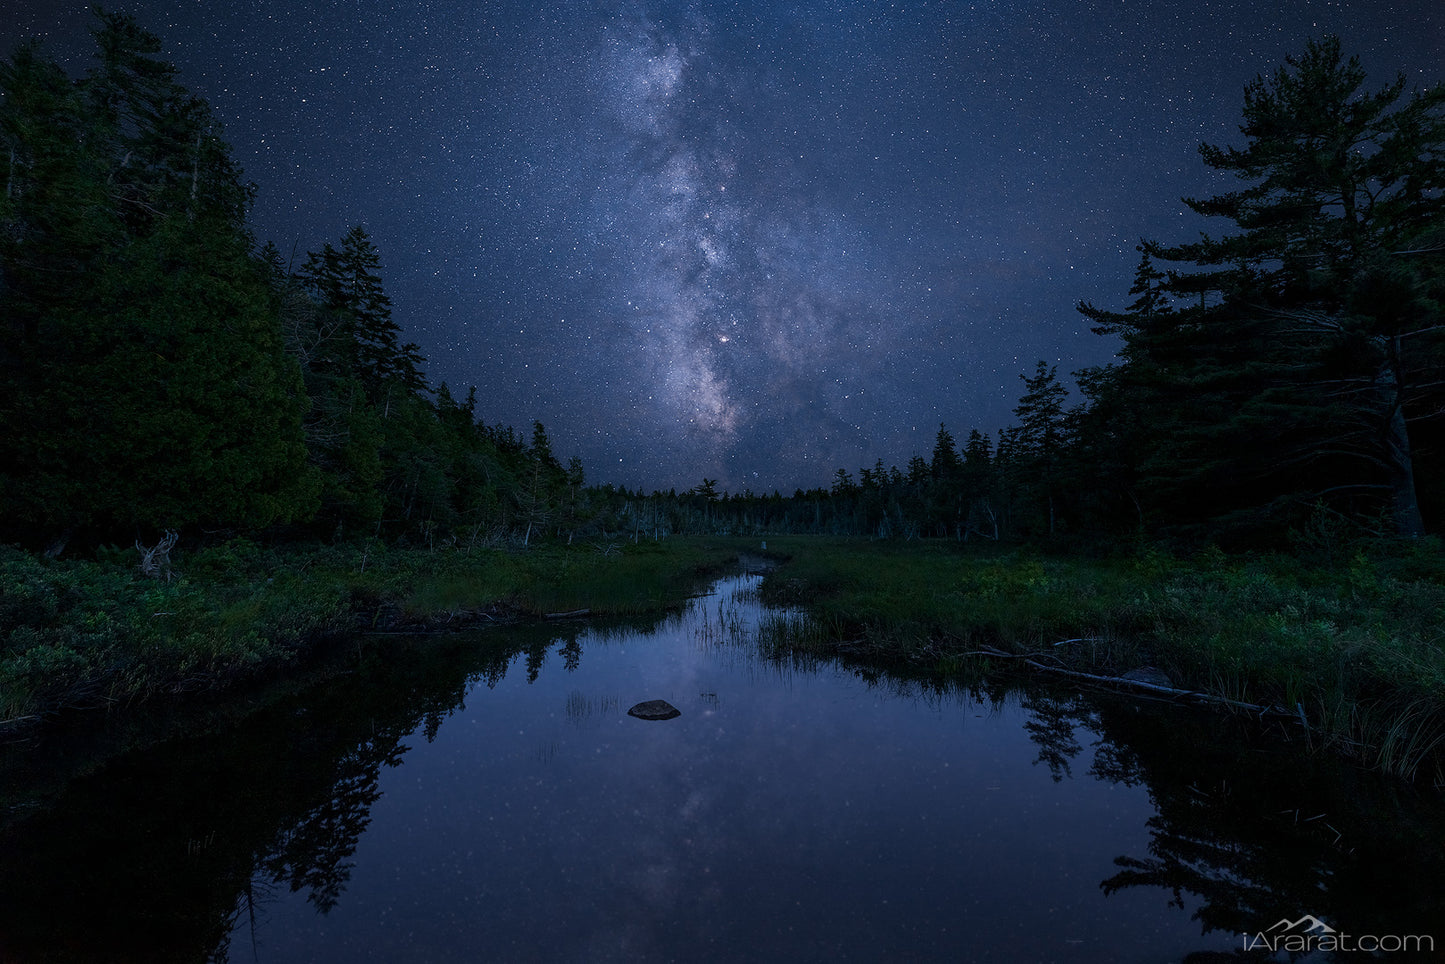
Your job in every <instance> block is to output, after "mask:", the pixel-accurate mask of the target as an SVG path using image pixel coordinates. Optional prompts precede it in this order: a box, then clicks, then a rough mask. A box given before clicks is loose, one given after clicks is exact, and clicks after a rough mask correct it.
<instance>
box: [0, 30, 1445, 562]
mask: <svg viewBox="0 0 1445 964" xmlns="http://www.w3.org/2000/svg"><path fill="white" fill-rule="evenodd" d="M98 18H99V19H98V26H97V30H96V43H97V52H96V61H95V66H94V67H93V68H92V69H91V70H90V71H89V72H88V73H87V74H86V75H85V76H84V77H82V78H79V79H74V78H71V77H69V76H68V75H67V74H66V73H65V71H64V70H63V69H62V68H61V67H60V66H59V65H58V64H57V63H55V62H54V61H53V60H51V59H49V58H47V56H46V55H45V53H44V52H43V50H42V49H41V48H40V47H39V46H38V45H36V44H30V45H25V46H22V47H20V48H19V49H18V50H16V51H15V52H14V53H13V55H12V56H11V57H10V58H9V60H7V61H5V62H4V63H3V64H0V92H3V101H0V164H3V165H4V169H3V179H4V189H3V192H0V318H3V320H0V421H3V423H4V425H5V426H6V429H5V432H4V434H3V436H0V541H10V542H19V543H22V544H24V545H28V546H30V547H33V548H35V549H43V550H45V551H46V552H47V553H49V554H51V555H55V554H59V553H60V552H62V551H63V550H65V549H66V547H67V546H71V547H79V546H97V545H102V544H105V543H107V542H119V543H121V544H129V542H130V541H132V540H136V539H140V540H143V541H146V542H151V541H154V540H156V539H158V538H159V537H160V536H161V534H162V533H164V532H168V531H174V532H181V533H184V534H185V535H186V537H187V538H188V539H195V540H200V541H219V540H223V539H225V538H227V537H229V536H232V535H238V534H248V535H252V536H255V535H265V536H267V537H269V538H273V539H277V540H308V541H318V540H320V541H334V540H339V539H348V538H352V537H356V536H363V535H364V536H368V537H376V536H380V537H382V538H385V539H388V540H392V541H397V542H401V541H405V542H406V543H408V544H412V545H425V546H432V547H435V546H438V545H456V546H468V545H478V544H487V545H500V544H510V545H531V544H533V543H534V542H536V541H537V540H539V539H547V540H565V541H569V542H570V541H572V540H573V539H577V538H587V539H616V538H643V537H656V536H661V535H664V534H668V533H674V532H681V531H694V532H695V531H707V532H727V533H735V534H767V533H773V532H790V533H803V532H827V533H835V534H855V535H858V534H866V535H870V536H874V537H882V538H890V537H894V538H911V537H915V536H919V537H921V536H932V537H946V538H950V539H956V540H972V539H980V540H988V541H1019V540H1027V541H1048V542H1054V543H1057V544H1060V545H1078V544H1082V543H1087V542H1109V543H1113V542H1116V541H1120V540H1133V539H1137V538H1146V539H1168V540H1175V541H1179V542H1181V543H1185V544H1203V543H1208V542H1213V543H1217V544H1221V545H1224V546H1227V547H1230V546H1240V547H1244V546H1265V545H1267V546H1276V545H1282V544H1285V543H1287V542H1288V540H1290V539H1291V538H1292V537H1293V538H1298V537H1300V536H1301V535H1302V534H1303V535H1305V536H1308V535H1309V534H1310V533H1315V534H1316V535H1318V534H1319V533H1322V532H1325V533H1353V534H1372V535H1381V536H1392V537H1395V536H1398V537H1405V538H1414V537H1418V536H1420V535H1423V534H1425V533H1426V532H1429V531H1439V528H1440V526H1441V519H1442V516H1445V218H1442V210H1445V87H1436V88H1433V89H1431V90H1429V91H1426V92H1423V93H1421V92H1415V93H1412V94H1409V95H1407V94H1406V91H1405V81H1404V79H1403V78H1401V79H1399V80H1397V81H1395V82H1393V83H1391V84H1388V85H1387V86H1385V87H1383V88H1381V89H1378V90H1370V89H1368V88H1367V87H1366V78H1365V76H1364V73H1363V71H1362V69H1361V68H1360V66H1359V64H1358V62H1357V61H1355V60H1353V59H1348V58H1346V57H1345V55H1344V54H1343V53H1342V52H1341V48H1340V44H1339V42H1338V41H1337V40H1334V39H1327V40H1324V41H1321V42H1317V43H1311V44H1310V45H1309V46H1308V47H1307V48H1306V50H1305V51H1304V53H1303V54H1302V55H1300V56H1298V57H1296V58H1293V59H1291V60H1289V61H1288V62H1287V64H1286V65H1284V66H1283V67H1281V68H1279V69H1278V70H1277V71H1276V72H1275V73H1273V74H1271V75H1268V76H1261V77H1259V78H1257V79H1256V80H1255V81H1254V82H1253V83H1251V84H1250V85H1249V86H1248V88H1247V89H1246V91H1245V100H1244V121H1243V124H1242V126H1241V128H1240V130H1241V134H1242V135H1243V137H1244V146H1243V147H1238V148H1236V147H1218V146H1211V145H1204V146H1203V147H1202V148H1201V155H1202V159H1203V162H1204V164H1205V165H1206V166H1207V167H1208V168H1211V169H1213V170H1215V171H1218V172H1224V173H1227V174H1232V175H1235V176H1236V178H1237V180H1238V184H1239V187H1238V188H1237V189H1236V190H1233V191H1230V192H1228V193H1225V194H1221V195H1218V196H1215V197H1211V198H1206V199H1202V200H1200V199H1187V202H1186V203H1187V204H1188V205H1189V206H1190V207H1191V208H1192V209H1193V210H1194V211H1196V212H1198V213H1199V214H1201V215H1204V216H1207V217H1209V218H1212V219H1214V220H1215V221H1216V222H1218V223H1219V224H1222V225H1225V228H1224V231H1225V233H1223V234H1221V235H1220V236H1218V237H1215V236H1212V235H1206V236H1202V237H1200V238H1199V239H1197V240H1194V241H1187V242H1180V243H1168V242H1164V241H1158V240H1147V241H1144V242H1142V243H1141V244H1140V246H1139V251H1140V254H1141V258H1140V262H1139V265H1138V269H1137V272H1136V275H1135V280H1134V284H1133V286H1132V287H1131V288H1130V289H1129V291H1128V297H1129V298H1132V299H1133V300H1132V301H1129V303H1128V304H1127V307H1125V308H1123V310H1117V311H1116V310H1109V309H1105V308H1101V307H1096V306H1095V305H1094V304H1092V303H1084V304H1081V305H1080V307H1079V310H1080V311H1081V312H1082V315H1083V317H1084V319H1085V320H1086V322H1087V323H1088V324H1089V325H1091V326H1092V327H1093V329H1094V330H1095V331H1096V332H1098V333H1099V334H1101V335H1102V336H1105V337H1109V338H1112V339H1116V340H1117V342H1118V344H1119V346H1120V347H1119V350H1118V354H1117V358H1116V361H1115V362H1114V363H1113V364H1110V365H1107V366H1103V367H1098V368H1091V369H1085V370H1083V371H1079V372H1074V373H1072V374H1073V378H1074V381H1075V383H1076V385H1077V397H1076V398H1075V399H1074V400H1073V403H1072V404H1071V397H1070V392H1069V389H1068V388H1067V387H1066V385H1065V384H1064V382H1062V381H1061V380H1060V378H1059V374H1058V371H1057V367H1056V366H1050V365H1048V364H1046V363H1045V362H1042V361H1041V362H1039V363H1038V365H1037V367H1036V369H1035V370H1034V371H1032V372H1027V373H1023V374H1021V376H1020V377H1021V389H1022V390H1021V394H1020V397H1019V399H1018V403H1017V407H1016V408H1015V409H1014V413H1015V417H1016V424H1014V425H1013V426H1011V427H1009V428H1006V429H1004V430H1002V431H1000V432H998V433H996V434H988V433H985V432H981V431H978V430H972V431H969V432H968V433H967V435H966V436H963V437H962V438H961V439H960V438H958V437H956V436H955V435H954V434H952V432H950V430H949V429H948V428H947V427H946V425H940V426H939V429H938V432H937V436H936V439H935V445H934V448H933V451H932V452H931V453H929V454H928V456H927V457H925V455H923V454H918V455H914V456H913V457H912V458H911V459H910V460H909V461H908V463H907V465H906V466H905V467H903V468H899V467H898V466H896V465H889V466H886V467H885V465H884V462H883V460H882V459H879V460H878V461H876V462H875V464H874V465H873V466H871V467H863V468H860V469H858V470H857V474H856V477H855V475H854V474H853V473H852V472H850V471H849V470H847V469H843V468H840V469H838V471H837V474H836V476H835V478H834V480H833V483H832V485H831V487H830V488H828V489H826V490H825V489H814V490H811V491H801V490H799V491H796V492H794V493H793V494H792V495H791V496H784V495H782V494H780V493H774V494H772V495H760V494H755V493H751V492H743V493H736V494H728V493H724V492H721V491H719V489H718V484H717V482H716V481H714V480H711V479H708V478H706V477H704V478H703V479H702V481H701V482H700V483H699V485H697V486H696V487H695V488H693V489H692V490H690V491H688V492H684V493H677V492H666V493H663V492H654V493H652V494H650V495H648V494H644V493H642V492H629V491H627V490H625V489H619V488H616V487H614V486H610V485H603V486H596V485H592V486H588V485H587V484H586V480H585V477H584V472H583V466H582V465H581V463H580V462H579V461H578V460H577V459H572V460H570V462H568V463H567V464H565V465H564V464H563V463H562V462H561V461H560V460H559V459H558V457H557V456H556V455H554V453H553V451H552V445H551V441H550V440H549V438H548V436H547V432H546V430H545V428H544V427H543V426H542V424H541V423H535V424H534V425H533V426H532V429H531V432H530V435H527V434H525V433H518V432H517V431H515V430H513V429H512V428H509V427H503V426H498V425H488V424H486V422H485V421H484V419H483V417H482V416H483V414H484V413H482V412H479V411H478V406H479V400H478V398H477V394H476V391H475V389H471V390H468V391H467V392H466V394H465V397H459V395H458V394H456V393H454V392H453V390H452V389H451V388H450V387H449V386H447V385H446V384H444V383H443V384H439V385H434V386H433V385H430V384H429V383H428V381H427V379H426V377H425V374H424V366H425V360H424V359H423V358H422V357H421V354H420V352H419V350H418V348H417V346H415V345H413V344H410V343H407V342H405V341H404V333H403V332H402V331H401V329H400V327H399V326H398V325H397V323H396V322H395V321H394V320H393V318H392V314H391V305H390V302H389V300H388V298H387V295H386V293H385V288H384V285H383V281H382V277H381V267H380V266H381V259H380V253H379V252H378V250H377V249H376V247H375V245H374V244H373V243H372V241H371V239H370V238H369V236H368V235H367V233H366V232H365V230H364V229H362V228H360V227H357V228H354V229H352V230H351V231H350V232H349V233H347V234H346V236H345V237H343V238H340V239H338V240H337V241H336V243H335V244H332V243H326V244H324V245H323V246H322V248H321V250H320V251H313V252H310V253H308V254H307V255H306V256H305V257H304V258H303V259H299V260H300V263H296V262H294V261H291V262H288V260H287V259H286V258H285V257H283V256H282V254H281V253H280V252H279V251H277V250H276V248H275V247H274V246H271V245H269V244H267V245H262V244H259V243H258V242H257V239H256V238H255V237H254V236H253V234H252V232H251V230H250V228H249V226H248V214H249V208H250V204H251V202H252V200H253V196H254V190H255V189H254V187H253V186H252V185H250V184H248V183H246V182H245V181H244V179H243V175H242V172H241V171H240V169H239V168H238V166H237V164H236V163H235V161H234V159H233V157H232V156H231V153H230V149H229V147H228V146H227V144H226V142H225V141H224V139H223V132H222V131H221V129H220V126H219V124H218V123H217V121H216V119H215V118H214V117H213V116H212V114H211V111H210V109H209V108H208V106H207V105H206V104H205V102H204V101H203V100H201V99H200V98H198V97H196V96H194V95H193V94H191V93H190V92H188V91H187V90H186V88H185V87H183V86H182V85H181V84H180V83H179V81H178V79H177V70H176V68H175V67H174V66H172V65H171V64H169V63H168V62H166V61H165V60H163V59H162V58H161V56H160V54H161V43H160V41H159V39H158V38H157V37H155V36H154V35H152V34H150V33H148V32H147V31H145V30H144V29H142V28H141V27H140V26H139V25H138V24H136V23H135V21H134V20H132V19H131V18H129V17H127V16H125V15H120V14H115V13H100V14H99V15H98ZM1120 300H1121V301H1124V300H1127V299H1126V298H1123V297H1121V299H1120ZM960 421H962V422H965V423H966V414H965V415H961V416H960ZM703 474H704V475H705V474H706V473H703Z"/></svg>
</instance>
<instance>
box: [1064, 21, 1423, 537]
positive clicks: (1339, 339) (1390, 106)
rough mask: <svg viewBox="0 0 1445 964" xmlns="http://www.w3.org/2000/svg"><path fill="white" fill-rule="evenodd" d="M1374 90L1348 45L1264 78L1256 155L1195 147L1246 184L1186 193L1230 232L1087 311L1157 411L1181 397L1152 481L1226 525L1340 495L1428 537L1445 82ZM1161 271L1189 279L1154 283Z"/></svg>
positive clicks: (1255, 117) (1181, 250)
mask: <svg viewBox="0 0 1445 964" xmlns="http://www.w3.org/2000/svg"><path fill="white" fill-rule="evenodd" d="M1364 82H1365V74H1364V71H1363V70H1362V69H1361V67H1360V65H1359V62H1358V61H1357V60H1356V59H1354V58H1350V59H1348V60H1347V59H1345V57H1344V56H1343V54H1342V53H1341V47H1340V42H1339V40H1338V39H1337V38H1328V39H1326V40H1323V41H1320V42H1311V43H1310V44H1308V45H1307V47H1306V49H1305V52H1304V53H1303V54H1302V55H1300V56H1298V57H1291V58H1289V59H1288V60H1287V62H1286V64H1285V65H1284V66H1283V67H1281V68H1279V69H1278V70H1277V71H1276V72H1275V73H1273V74H1272V75H1270V76H1268V77H1265V76H1261V77H1258V78H1256V79H1255V80H1254V81H1253V82H1252V83H1250V84H1249V85H1248V87H1247V88H1246V89H1245V97H1244V123H1243V125H1242V126H1241V128H1240V131H1241V133H1242V134H1243V136H1244V138H1245V145H1244V146H1243V147H1241V148H1236V147H1219V146H1214V145H1207V144H1206V145H1203V146H1202V147H1201V148H1200V153H1201V155H1202V157H1203V159H1204V161H1205V163H1206V164H1207V165H1208V166H1209V167H1211V168H1213V169H1215V170H1218V171H1223V172H1227V173H1230V174H1233V175H1235V176H1236V177H1237V178H1238V179H1239V180H1240V181H1241V182H1242V186H1241V187H1240V188H1239V189H1238V190H1234V191H1228V192H1225V193H1223V194H1220V195H1218V196H1215V197H1212V198H1207V199H1203V200H1199V199H1186V203H1187V204H1188V205H1189V206H1190V207H1191V208H1192V209H1193V210H1195V211H1197V212H1199V213H1200V214H1203V215H1206V216H1209V217H1216V218H1222V219H1225V220H1226V221H1228V222H1231V224H1232V226H1233V232H1234V233H1230V234H1227V235H1224V236H1221V237H1211V236H1208V235H1205V236H1203V237H1201V238H1200V239H1199V240H1198V241H1196V242H1193V243H1188V244H1180V245H1175V246H1166V245H1162V244H1158V243H1150V244H1147V245H1146V246H1145V248H1146V255H1147V257H1146V259H1145V263H1144V265H1143V266H1142V267H1141V273H1140V275H1139V279H1138V281H1136V289H1138V288H1139V287H1140V285H1141V284H1142V285H1144V286H1145V288H1144V291H1142V292H1141V297H1140V300H1139V301H1136V302H1135V304H1134V305H1132V306H1131V309H1130V311H1129V312H1128V313H1126V314H1125V315H1110V314H1108V313H1107V312H1095V311H1092V310H1091V306H1083V307H1084V309H1085V314H1086V315H1089V316H1090V317H1091V318H1092V319H1093V320H1095V322H1096V324H1098V326H1099V327H1101V328H1104V329H1112V330H1115V331H1117V332H1118V333H1119V334H1121V335H1122V336H1123V337H1124V339H1125V343H1126V352H1125V357H1126V360H1127V362H1128V364H1129V366H1130V369H1131V370H1130V371H1129V372H1128V376H1129V377H1130V378H1133V379H1134V384H1136V385H1140V386H1143V387H1145V388H1146V390H1147V394H1148V395H1149V396H1150V401H1151V402H1154V403H1158V402H1161V401H1163V395H1164V392H1162V391H1161V389H1162V388H1164V387H1165V386H1169V387H1170V388H1172V394H1173V395H1174V396H1175V400H1174V402H1173V403H1172V404H1170V403H1167V402H1166V403H1165V409H1164V413H1165V414H1164V416H1163V419H1162V421H1165V422H1167V424H1168V425H1169V426H1170V431H1169V432H1168V433H1167V435H1164V434H1163V433H1161V438H1164V439H1165V440H1166V442H1167V446H1166V448H1165V449H1164V450H1162V451H1160V452H1156V453H1155V455H1154V457H1153V460H1152V461H1153V468H1152V470H1151V474H1153V475H1155V476H1157V477H1159V478H1160V479H1161V480H1166V481H1167V483H1168V484H1170V485H1172V487H1173V489H1174V496H1175V497H1174V499H1173V501H1174V502H1175V503H1176V504H1177V505H1181V506H1183V505H1192V506H1194V507H1196V508H1199V509H1203V510H1205V511H1207V512H1208V513H1210V514H1212V515H1213V516H1214V517H1215V518H1221V517H1225V516H1228V515H1230V514H1234V515H1242V514H1244V513H1250V512H1253V513H1259V512H1261V511H1271V510H1272V508H1273V509H1278V508H1281V507H1288V506H1291V505H1293V506H1299V505H1302V504H1310V503H1313V502H1314V501H1316V500H1317V499H1320V498H1329V499H1332V500H1336V501H1337V502H1339V504H1341V505H1342V507H1344V508H1346V509H1352V510H1354V511H1356V512H1357V513H1367V512H1368V511H1369V508H1370V506H1371V505H1372V504H1374V505H1383V506H1384V507H1385V508H1386V509H1387V511H1388V513H1389V515H1390V517H1391V520H1392V527H1393V529H1394V530H1395V531H1396V532H1397V533H1399V534H1401V535H1404V536H1407V537H1409V536H1415V535H1419V534H1420V533H1421V532H1423V531H1424V523H1423V518H1422V515H1421V511H1420V500H1419V497H1418V494H1417V490H1416V486H1417V475H1418V473H1417V472H1416V465H1415V453H1414V451H1413V449H1414V446H1413V445H1412V437H1411V436H1412V432H1413V431H1414V430H1415V429H1416V428H1418V427H1419V425H1420V424H1421V423H1423V422H1424V421H1425V420H1428V419H1432V418H1438V417H1439V414H1440V411H1441V406H1440V403H1439V389H1440V384H1439V383H1440V378H1439V372H1440V371H1441V370H1442V369H1445V338H1442V337H1441V336H1442V333H1445V324H1442V321H1445V319H1442V313H1441V308H1440V301H1439V300H1438V289H1437V288H1436V287H1435V286H1436V284H1437V282H1436V281H1435V279H1437V278H1438V276H1439V270H1440V269H1439V265H1440V264H1441V259H1442V257H1445V245H1442V244H1441V238H1440V225H1441V223H1442V215H1445V87H1439V86H1437V87H1435V88H1432V89H1430V90H1428V91H1425V92H1421V93H1415V94H1414V95H1413V96H1411V97H1409V98H1408V99H1406V98H1404V89H1405V81H1404V78H1403V77H1402V78H1400V79H1398V80H1397V81H1395V82H1394V83H1391V84H1389V85H1387V86H1385V87H1383V88H1381V89H1380V90H1377V91H1374V92H1370V91H1367V90H1365V89H1364ZM1151 258H1152V259H1157V260H1162V261H1167V262H1172V263H1175V264H1179V265H1188V266H1192V268H1193V270H1173V271H1170V272H1169V273H1168V276H1167V280H1166V281H1164V282H1162V283H1161V282H1159V280H1158V278H1157V275H1153V274H1150V273H1148V271H1146V270H1144V269H1147V268H1148V267H1149V265H1150V260H1151ZM1161 292H1162V293H1163V294H1165V295H1167V296H1168V297H1167V298H1165V299H1160V298H1158V297H1157V295H1158V294H1159V293H1161ZM1136 376H1139V377H1136ZM1371 494H1377V495H1378V496H1381V497H1382V498H1379V499H1377V500H1374V501H1373V502H1372V501H1371V500H1370V498H1369V496H1370V495H1371ZM1196 496H1197V498H1195V497H1196Z"/></svg>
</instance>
